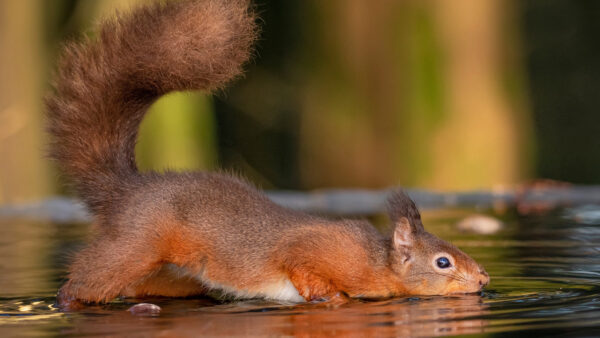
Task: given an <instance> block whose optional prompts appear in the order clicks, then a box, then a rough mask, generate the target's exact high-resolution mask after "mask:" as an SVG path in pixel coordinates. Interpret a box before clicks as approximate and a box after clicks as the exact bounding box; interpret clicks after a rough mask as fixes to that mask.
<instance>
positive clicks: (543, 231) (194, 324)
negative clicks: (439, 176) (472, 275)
mask: <svg viewBox="0 0 600 338" xmlns="http://www.w3.org/2000/svg"><path fill="white" fill-rule="evenodd" d="M565 214H566V213H561V212H557V213H554V214H552V215H549V216H544V217H542V216H539V217H526V218H516V217H508V216H507V217H505V219H504V221H505V228H504V229H502V230H501V231H500V232H498V233H496V234H493V235H475V234H469V233H461V232H459V231H457V230H456V228H455V223H456V221H457V218H456V216H452V214H447V215H446V216H443V214H441V215H440V214H439V213H438V214H436V215H435V216H432V215H430V216H429V217H427V218H426V221H427V223H426V224H427V225H428V226H427V227H428V229H429V230H430V231H431V232H433V233H435V234H437V235H439V236H440V237H442V238H445V239H447V240H450V241H452V242H453V243H454V244H456V245H458V246H459V247H461V248H462V249H463V250H464V251H466V252H467V253H469V254H471V255H472V256H473V257H475V258H476V259H477V260H478V261H479V262H481V263H482V264H483V265H484V266H485V268H486V270H487V271H488V272H489V273H490V275H491V277H492V283H491V284H490V285H489V286H488V288H487V289H486V291H485V292H484V293H483V294H482V295H464V296H453V297H421V298H400V299H391V300H383V301H355V302H352V303H350V304H346V305H343V306H339V307H328V306H325V305H322V304H304V305H290V304H287V305H286V304H276V303H269V302H264V301H256V300H253V301H252V300H251V301H239V302H226V303H219V302H216V301H213V300H210V299H204V298H198V299H144V300H143V301H146V302H152V303H155V304H157V305H160V306H161V307H162V309H163V310H162V313H161V314H160V315H158V316H146V317H144V316H133V315H131V314H130V313H129V312H127V311H126V309H127V308H128V307H129V306H131V305H132V304H135V303H136V302H141V301H142V300H137V299H126V300H122V301H115V302H113V303H111V304H109V305H105V306H93V307H89V308H87V309H86V310H84V311H82V312H78V313H62V312H60V311H58V310H57V309H55V308H54V307H53V303H54V294H55V292H56V289H57V288H58V286H59V285H60V284H61V283H62V278H64V275H65V270H64V267H65V262H66V261H67V257H68V253H69V252H71V251H73V250H75V249H76V248H77V247H79V246H80V245H81V243H82V242H83V240H84V238H85V236H86V233H87V226H84V225H65V224H42V223H31V222H29V223H27V222H18V221H12V222H11V221H6V220H4V221H0V336H13V335H56V334H60V335H76V336H79V335H123V336H141V335H144V336H145V335H166V336H193V335H199V334H205V335H222V336H248V335H249V336H267V335H270V336H281V335H284V336H331V335H343V336H439V335H455V334H497V333H508V332H511V333H514V332H521V333H527V334H530V333H534V332H535V333H538V334H582V335H597V334H600V329H597V328H596V327H597V326H598V327H600V256H599V255H598V251H599V250H600V226H594V225H590V224H589V222H588V223H587V224H583V223H582V224H579V223H577V221H576V220H575V219H573V218H569V217H564V215H565Z"/></svg>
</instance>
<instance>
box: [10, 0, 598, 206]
mask: <svg viewBox="0 0 600 338" xmlns="http://www.w3.org/2000/svg"><path fill="white" fill-rule="evenodd" d="M143 2H144V1H142V0H129V1H123V0H97V1H91V0H52V1H43V0H4V1H0V204H2V203H16V202H21V201H27V200H33V199H39V198H43V197H46V196H49V195H53V194H57V193H66V191H64V188H62V186H63V184H62V183H63V182H62V181H63V178H62V177H61V175H60V174H59V173H57V171H56V169H55V168H54V167H53V165H52V163H50V162H49V161H48V160H46V159H45V158H44V147H45V143H46V137H47V136H46V135H45V133H44V132H43V129H44V117H43V116H44V114H43V104H42V97H43V95H44V92H45V91H46V90H47V89H48V82H49V81H50V78H51V74H52V70H53V65H54V63H55V60H56V56H57V53H58V52H59V50H60V45H61V43H62V42H63V41H65V40H70V39H76V38H77V37H78V36H80V34H81V33H82V32H84V33H85V34H93V27H94V25H95V24H96V23H98V21H99V18H101V17H103V16H106V15H110V14H111V13H114V10H115V9H120V10H125V11H126V10H127V9H128V8H130V7H131V6H136V5H139V4H140V3H143ZM255 3H256V5H257V8H258V10H259V12H260V13H261V18H262V29H263V33H262V35H261V39H260V41H259V42H258V44H257V52H256V57H255V58H254V60H253V62H252V63H251V64H249V65H248V66H247V73H246V76H245V78H243V79H241V80H239V81H237V82H236V83H235V84H233V85H232V86H231V87H230V88H229V89H227V90H225V91H223V92H220V93H217V95H215V96H213V97H211V96H206V95H203V94H190V93H187V94H175V95H170V96H168V97H165V98H163V99H161V100H160V101H159V102H158V103H157V104H156V105H155V106H153V108H152V110H151V112H150V114H149V115H148V116H147V118H146V119H145V121H144V123H143V126H142V132H141V136H140V142H139V144H138V148H137V156H138V162H139V164H140V167H141V168H143V169H144V170H149V169H155V170H161V169H165V168H172V169H201V170H214V169H217V168H222V169H225V170H228V171H234V172H238V173H241V174H243V175H244V176H246V177H248V178H249V179H250V180H251V181H252V182H255V183H257V184H258V185H260V186H261V187H263V188H271V189H315V188H323V187H365V188H379V187H385V186H392V185H403V186H407V187H423V188H431V189H439V190H449V189H452V190H458V189H460V190H464V189H478V188H486V189H489V188H495V187H498V186H506V185H511V184H515V183H519V182H523V181H525V180H528V179H532V178H537V177H543V178H552V179H557V180H564V181H570V182H575V183H583V184H597V183H600V156H599V155H600V138H599V137H598V135H599V131H600V114H599V112H598V107H600V105H599V103H600V102H599V100H600V95H599V94H600V41H599V36H600V2H598V1H593V0H589V1H582V0H577V1H570V0H523V1H517V0H512V1H509V0H485V1H481V0H460V1H446V0H405V1H397V0H377V1H366V0H356V1H354V0H353V1H347V0H328V1H319V0H286V1H282V0H257V1H255Z"/></svg>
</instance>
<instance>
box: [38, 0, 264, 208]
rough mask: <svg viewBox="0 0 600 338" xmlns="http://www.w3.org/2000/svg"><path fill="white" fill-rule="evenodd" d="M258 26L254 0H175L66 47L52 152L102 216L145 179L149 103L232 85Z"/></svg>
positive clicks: (52, 101)
mask: <svg viewBox="0 0 600 338" xmlns="http://www.w3.org/2000/svg"><path fill="white" fill-rule="evenodd" d="M256 31H257V30H256V24H255V16H254V14H253V13H252V11H251V9H250V8H249V3H248V1H247V0H199V1H190V0H181V1H173V0H171V1H167V2H165V3H158V4H154V5H151V6H147V7H144V8H142V9H140V10H137V11H135V12H133V13H131V14H129V15H120V16H118V17H117V18H116V19H113V20H110V21H107V22H104V23H103V24H102V25H101V30H100V32H99V33H98V37H97V39H95V40H85V41H83V42H79V43H71V44H69V45H67V46H66V47H65V49H64V54H63V55H62V58H61V60H60V62H59V67H58V70H57V74H56V77H55V81H54V83H53V87H54V91H53V93H52V94H51V95H49V96H48V98H47V100H46V104H47V110H48V130H49V132H50V134H51V137H52V141H51V145H50V155H51V157H52V158H54V159H55V160H56V161H57V162H58V163H59V165H60V166H61V167H62V169H63V171H64V172H65V173H66V174H67V175H68V176H69V178H70V179H71V180H72V181H73V183H74V185H75V188H76V189H77V192H78V193H79V195H80V196H81V198H82V199H83V200H84V201H85V203H86V204H87V205H88V207H89V208H90V209H91V211H92V212H93V213H94V214H95V215H103V214H105V213H107V212H108V210H107V209H109V208H110V206H111V205H112V204H113V203H119V198H120V197H121V196H123V195H124V193H126V192H127V190H128V189H135V186H136V183H137V182H139V181H140V179H141V176H140V174H139V173H138V170H137V166H136V163H135V156H134V147H135V142H136V138H137V131H138V128H139V124H140V122H141V120H142V118H143V116H144V114H145V112H146V110H147V109H148V107H149V106H150V105H151V104H152V103H153V102H154V101H155V100H156V99H158V98H159V97H160V96H162V95H164V94H166V93H169V92H171V91H179V90H206V91H211V90H214V89H218V88H221V87H223V86H224V85H225V84H226V83H227V82H228V81H229V80H231V79H233V78H235V77H236V76H238V75H239V74H240V73H241V72H242V65H243V63H244V62H246V61H247V60H248V59H249V58H250V55H251V46H252V43H253V41H254V40H255V37H256Z"/></svg>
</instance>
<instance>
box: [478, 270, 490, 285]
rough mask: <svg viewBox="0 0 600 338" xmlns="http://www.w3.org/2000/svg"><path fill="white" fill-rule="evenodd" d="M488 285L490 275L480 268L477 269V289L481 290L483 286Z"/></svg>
mask: <svg viewBox="0 0 600 338" xmlns="http://www.w3.org/2000/svg"><path fill="white" fill-rule="evenodd" d="M489 283H490V275H488V273H487V272H486V271H485V270H484V269H483V268H482V267H481V266H480V267H479V287H480V288H482V289H483V287H484V286H486V285H488V284H489Z"/></svg>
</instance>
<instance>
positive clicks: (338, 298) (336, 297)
mask: <svg viewBox="0 0 600 338" xmlns="http://www.w3.org/2000/svg"><path fill="white" fill-rule="evenodd" d="M349 301H350V298H348V296H346V295H345V294H343V293H341V292H337V293H335V294H333V295H331V296H312V297H311V299H310V303H312V304H323V305H326V306H337V305H342V304H346V303H348V302H349Z"/></svg>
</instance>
